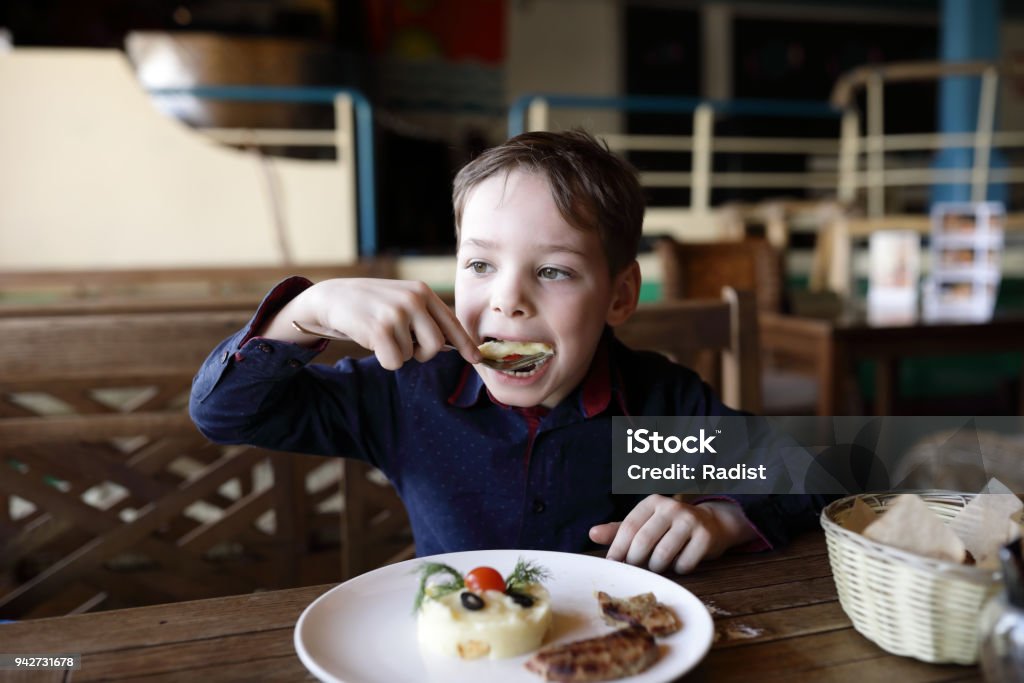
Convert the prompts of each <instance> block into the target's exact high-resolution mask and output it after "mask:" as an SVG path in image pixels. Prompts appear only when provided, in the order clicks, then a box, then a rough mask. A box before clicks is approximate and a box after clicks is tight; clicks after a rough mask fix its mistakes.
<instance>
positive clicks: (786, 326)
mask: <svg viewBox="0 0 1024 683" xmlns="http://www.w3.org/2000/svg"><path fill="white" fill-rule="evenodd" d="M759 323H760V325H759V327H760V333H761V345H762V347H763V348H764V349H765V351H766V352H769V353H770V354H771V355H772V356H773V357H775V358H778V359H779V360H780V361H781V362H782V363H783V364H784V365H791V366H793V367H797V368H800V369H803V370H805V371H807V372H810V373H813V374H814V376H815V377H816V379H817V385H818V399H817V414H818V415H850V414H854V415H860V414H862V410H863V409H862V407H861V406H860V405H859V402H858V401H857V400H856V399H857V398H858V396H859V393H858V391H857V388H856V375H855V373H856V367H857V363H858V362H859V361H862V360H869V361H874V363H875V400H874V413H875V415H894V414H896V412H895V411H896V410H897V404H898V398H899V396H898V394H899V364H900V361H901V360H903V359H904V358H910V357H919V356H943V355H956V354H968V353H1000V352H1016V353H1021V354H1024V315H1015V316H997V317H995V318H994V319H993V320H991V321H988V322H978V323H949V322H947V323H926V322H923V321H920V320H918V321H914V322H909V323H906V324H899V323H889V324H873V323H869V322H868V321H867V320H865V319H864V318H863V316H844V317H841V318H839V319H836V320H824V319H818V318H803V317H798V316H791V315H779V314H774V313H761V314H760V316H759ZM1021 387H1022V389H1021V391H1022V394H1024V382H1022V383H1021ZM1021 399H1022V400H1021V401H1020V402H1019V405H1020V406H1021V410H1022V411H1024V395H1022V396H1021Z"/></svg>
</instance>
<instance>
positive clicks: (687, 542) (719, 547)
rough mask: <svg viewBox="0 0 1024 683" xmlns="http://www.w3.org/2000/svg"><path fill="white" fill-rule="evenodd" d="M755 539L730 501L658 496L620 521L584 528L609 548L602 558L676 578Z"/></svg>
mask: <svg viewBox="0 0 1024 683" xmlns="http://www.w3.org/2000/svg"><path fill="white" fill-rule="evenodd" d="M755 536H756V533H755V531H754V529H753V527H751V526H750V524H749V523H748V522H747V519H746V517H745V516H744V514H743V510H742V509H741V508H740V506H739V505H737V504H735V503H732V502H729V501H708V502H705V503H702V504H700V505H690V504H689V503H683V502H680V501H678V500H675V499H674V498H669V497H667V496H660V495H651V496H648V497H647V498H644V499H643V500H642V501H640V502H639V503H638V504H637V506H636V507H635V508H633V509H632V510H631V511H630V512H629V514H628V515H626V518H625V519H624V520H622V521H621V522H609V523H608V524H598V525H597V526H594V527H591V529H590V539H591V540H592V541H594V542H595V543H600V544H601V545H609V546H610V547H609V548H608V554H607V557H608V559H611V560H617V561H619V562H628V563H629V564H634V565H637V566H641V567H642V566H644V565H647V567H648V568H649V569H650V570H651V571H654V572H664V571H667V570H668V569H670V568H671V569H674V570H675V571H676V572H678V573H680V574H685V573H686V572H689V571H692V570H693V568H694V567H696V566H697V564H698V563H699V562H700V561H701V560H703V559H711V558H715V557H718V556H719V555H721V554H722V553H724V552H725V551H726V550H727V549H728V548H730V547H732V546H734V545H737V544H739V543H742V542H744V541H748V540H751V539H752V538H754V537H755Z"/></svg>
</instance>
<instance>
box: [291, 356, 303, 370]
mask: <svg viewBox="0 0 1024 683" xmlns="http://www.w3.org/2000/svg"><path fill="white" fill-rule="evenodd" d="M288 365H289V366H290V367H293V368H301V367H302V361H300V360H299V359H298V358H292V359H290V360H289V361H288Z"/></svg>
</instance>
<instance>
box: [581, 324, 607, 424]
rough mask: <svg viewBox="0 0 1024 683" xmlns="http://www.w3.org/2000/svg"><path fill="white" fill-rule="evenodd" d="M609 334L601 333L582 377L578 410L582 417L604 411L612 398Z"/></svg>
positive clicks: (588, 416)
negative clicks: (591, 358) (585, 372)
mask: <svg viewBox="0 0 1024 683" xmlns="http://www.w3.org/2000/svg"><path fill="white" fill-rule="evenodd" d="M608 347H609V335H607V334H605V335H602V337H601V341H600V342H598V345H597V351H595V352H594V360H592V361H591V362H590V369H589V370H587V375H586V377H584V378H583V388H582V390H581V391H580V412H581V413H583V417H587V418H590V417H593V416H594V415H597V414H599V413H602V412H604V411H605V410H606V409H607V408H608V404H610V403H611V400H612V382H611V363H610V360H609V353H608Z"/></svg>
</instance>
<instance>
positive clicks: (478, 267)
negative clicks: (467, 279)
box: [466, 261, 491, 274]
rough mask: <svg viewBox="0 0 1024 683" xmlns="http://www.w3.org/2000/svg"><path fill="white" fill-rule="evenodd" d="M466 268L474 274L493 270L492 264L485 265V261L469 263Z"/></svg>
mask: <svg viewBox="0 0 1024 683" xmlns="http://www.w3.org/2000/svg"><path fill="white" fill-rule="evenodd" d="M466 267H467V268H469V269H470V270H471V271H473V272H474V273H480V274H482V273H487V272H490V270H491V266H490V264H489V263H485V262H484V261H470V262H469V263H467V264H466Z"/></svg>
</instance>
